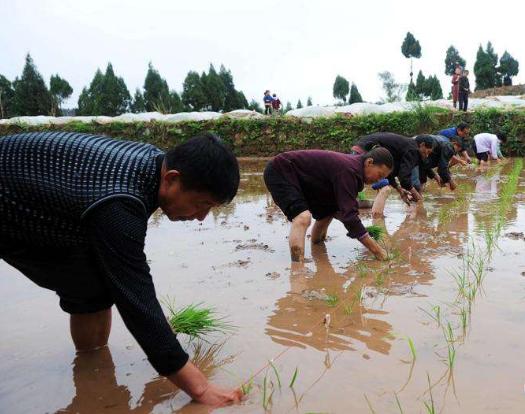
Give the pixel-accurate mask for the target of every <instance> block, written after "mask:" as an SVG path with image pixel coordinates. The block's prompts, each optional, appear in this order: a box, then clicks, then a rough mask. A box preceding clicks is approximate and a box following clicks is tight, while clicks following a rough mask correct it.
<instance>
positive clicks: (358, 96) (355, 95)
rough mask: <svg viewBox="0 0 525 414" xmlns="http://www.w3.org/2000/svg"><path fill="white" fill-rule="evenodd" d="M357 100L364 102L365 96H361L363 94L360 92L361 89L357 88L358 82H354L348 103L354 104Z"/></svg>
mask: <svg viewBox="0 0 525 414" xmlns="http://www.w3.org/2000/svg"><path fill="white" fill-rule="evenodd" d="M356 102H363V98H362V97H361V94H360V93H359V90H358V89H357V86H356V84H355V83H353V82H352V87H351V88H350V97H349V98H348V103H349V104H353V103H356Z"/></svg>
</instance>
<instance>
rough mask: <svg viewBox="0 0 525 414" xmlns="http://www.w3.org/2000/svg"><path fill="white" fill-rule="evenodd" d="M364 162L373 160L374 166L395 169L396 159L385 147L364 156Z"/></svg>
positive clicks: (376, 148) (372, 150)
mask: <svg viewBox="0 0 525 414" xmlns="http://www.w3.org/2000/svg"><path fill="white" fill-rule="evenodd" d="M362 157H363V160H366V159H368V158H372V161H373V162H374V165H386V166H387V167H388V168H389V169H392V168H394V158H393V157H392V154H391V153H390V151H389V150H387V149H386V148H383V147H375V148H372V149H371V150H370V151H368V152H367V153H366V154H364V155H363V156H362Z"/></svg>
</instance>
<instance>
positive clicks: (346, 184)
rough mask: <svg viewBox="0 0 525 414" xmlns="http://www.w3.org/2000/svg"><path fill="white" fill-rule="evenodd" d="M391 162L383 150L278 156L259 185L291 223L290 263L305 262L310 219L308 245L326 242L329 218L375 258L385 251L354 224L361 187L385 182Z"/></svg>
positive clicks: (297, 153) (384, 254)
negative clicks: (261, 185)
mask: <svg viewBox="0 0 525 414" xmlns="http://www.w3.org/2000/svg"><path fill="white" fill-rule="evenodd" d="M392 167H393V159H392V155H391V154H390V152H388V150H387V149H385V148H376V149H373V150H372V151H370V152H368V153H366V154H362V155H349V154H342V153H339V152H333V151H322V150H303V151H291V152H285V153H282V154H279V155H277V156H276V157H275V158H274V159H273V160H272V161H270V162H269V163H268V165H267V166H266V168H265V170H264V181H265V183H266V186H267V187H268V190H269V191H270V193H271V194H272V197H273V199H274V201H275V203H276V204H277V205H278V206H279V208H280V209H281V210H282V211H283V213H284V214H285V216H286V217H287V218H288V220H290V221H291V222H292V228H291V230H290V236H289V244H290V253H291V259H292V261H293V262H303V261H304V245H305V236H306V230H307V229H308V227H309V226H310V224H311V221H312V217H313V218H314V219H315V220H316V221H315V224H314V227H313V229H312V242H313V243H320V242H322V241H324V240H325V239H326V233H327V230H328V226H329V225H330V223H331V221H332V219H333V218H336V219H338V220H340V221H341V222H342V223H343V224H344V225H345V227H346V229H347V230H348V236H349V237H351V238H354V239H358V240H359V241H360V242H361V243H362V244H363V245H364V246H365V247H366V248H367V249H368V250H369V251H371V252H372V253H373V254H374V255H375V256H376V257H377V258H378V259H380V260H384V259H386V256H387V255H386V252H385V250H384V249H382V248H381V247H380V246H379V245H378V244H377V243H376V242H375V241H374V239H372V237H370V236H369V235H368V232H367V231H366V230H365V228H364V226H363V224H362V223H361V220H360V219H359V211H358V201H357V193H359V192H360V191H362V190H363V187H364V184H371V183H374V182H376V181H378V180H380V179H382V178H384V177H387V176H388V175H389V174H390V173H391V171H392Z"/></svg>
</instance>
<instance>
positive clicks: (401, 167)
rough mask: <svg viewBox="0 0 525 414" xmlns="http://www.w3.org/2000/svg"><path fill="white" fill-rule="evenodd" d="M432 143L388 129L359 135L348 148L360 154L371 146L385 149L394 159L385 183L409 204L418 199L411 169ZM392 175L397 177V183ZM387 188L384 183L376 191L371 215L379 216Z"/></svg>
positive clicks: (387, 191)
mask: <svg viewBox="0 0 525 414" xmlns="http://www.w3.org/2000/svg"><path fill="white" fill-rule="evenodd" d="M433 145H434V141H433V140H432V139H430V138H429V139H425V140H423V141H421V142H420V143H416V141H415V140H414V139H412V138H407V137H404V136H403V135H398V134H393V133H391V132H377V133H375V134H370V135H366V136H363V137H361V138H359V139H358V141H357V142H356V144H355V145H354V146H353V147H352V151H353V152H355V153H359V154H361V153H365V152H367V151H370V150H371V149H372V148H374V147H384V148H386V149H387V150H388V151H389V152H390V153H391V154H392V158H393V159H394V168H393V170H392V172H391V173H390V175H389V176H388V183H389V185H390V186H391V187H392V188H394V189H395V190H396V191H397V192H398V193H399V195H400V197H401V199H402V200H403V201H404V202H405V203H407V204H410V202H411V201H416V202H417V201H420V200H422V197H421V195H420V194H419V191H418V190H417V188H416V187H415V186H414V183H413V179H412V175H413V172H414V171H415V169H416V168H417V167H419V164H420V163H421V161H422V160H424V159H426V158H427V157H428V156H429V155H430V154H431V153H432V148H433ZM396 178H397V179H398V180H399V184H398V183H397V180H396ZM389 191H390V190H389V188H388V186H387V187H383V189H381V190H380V192H379V194H378V196H377V197H376V200H375V201H374V206H373V207H372V214H373V215H374V216H382V215H383V209H384V203H385V201H386V198H387V197H388V193H389Z"/></svg>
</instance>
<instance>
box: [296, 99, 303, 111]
mask: <svg viewBox="0 0 525 414" xmlns="http://www.w3.org/2000/svg"><path fill="white" fill-rule="evenodd" d="M302 107H303V103H302V102H301V100H300V99H299V100H298V101H297V106H296V107H295V108H296V109H301V108H302Z"/></svg>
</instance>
